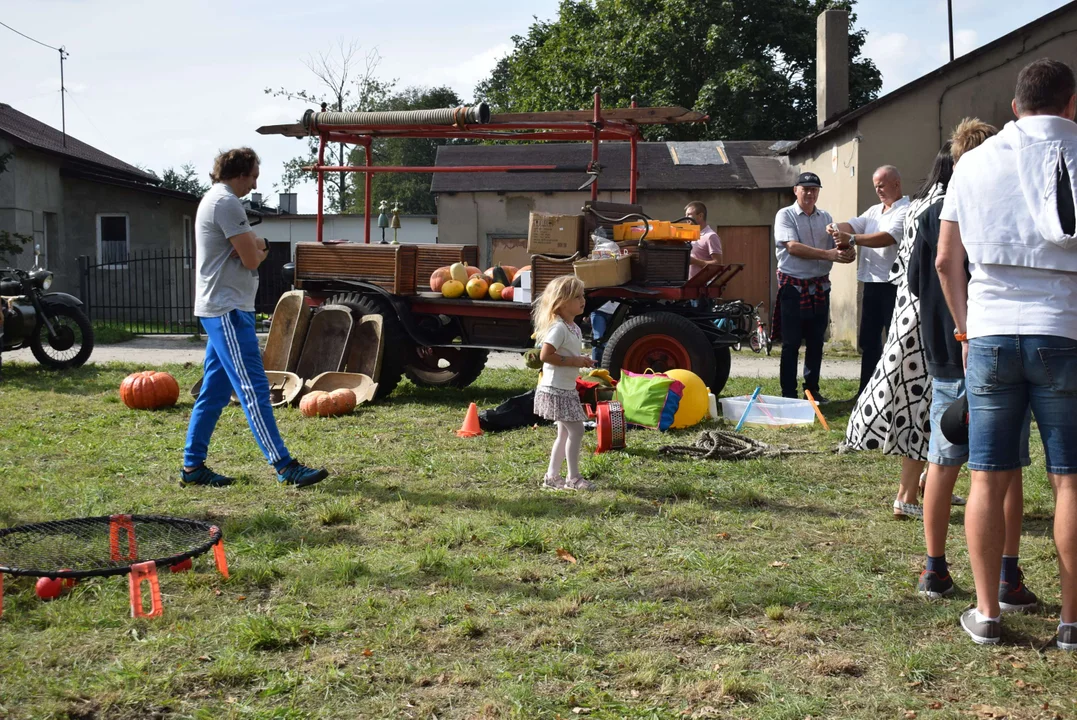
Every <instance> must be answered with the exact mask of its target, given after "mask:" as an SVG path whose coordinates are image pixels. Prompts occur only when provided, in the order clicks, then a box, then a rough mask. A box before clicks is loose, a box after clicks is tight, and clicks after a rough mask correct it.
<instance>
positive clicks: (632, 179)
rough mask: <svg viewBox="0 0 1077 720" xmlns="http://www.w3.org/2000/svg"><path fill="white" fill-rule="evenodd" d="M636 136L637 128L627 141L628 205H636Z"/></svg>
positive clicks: (637, 175)
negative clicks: (628, 159) (628, 158)
mask: <svg viewBox="0 0 1077 720" xmlns="http://www.w3.org/2000/svg"><path fill="white" fill-rule="evenodd" d="M632 107H636V96H635V95H633V96H632ZM637 135H639V130H638V128H637V131H636V133H635V134H634V135H632V138H631V139H630V140H629V141H628V151H629V157H630V161H629V165H628V168H629V169H628V173H629V175H628V203H629V204H630V205H635V204H636V179H637V178H638V177H639V169H638V168H639V166H638V165H637V164H636V145H637Z"/></svg>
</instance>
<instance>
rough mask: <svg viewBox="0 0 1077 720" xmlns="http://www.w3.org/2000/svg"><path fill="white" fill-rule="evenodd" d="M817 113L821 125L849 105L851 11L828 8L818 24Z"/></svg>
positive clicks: (816, 30)
mask: <svg viewBox="0 0 1077 720" xmlns="http://www.w3.org/2000/svg"><path fill="white" fill-rule="evenodd" d="M815 55H816V62H815V113H816V120H817V122H818V125H819V128H820V129H822V128H823V126H825V125H826V124H827V122H828V121H829V120H831V119H832V118H834V116H836V115H838V114H840V113H842V112H844V111H846V110H848V109H849V13H848V12H846V11H845V10H827V11H826V12H823V13H821V14H820V15H819V19H818V20H817V21H816V24H815Z"/></svg>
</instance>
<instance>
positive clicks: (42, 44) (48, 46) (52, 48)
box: [0, 22, 64, 53]
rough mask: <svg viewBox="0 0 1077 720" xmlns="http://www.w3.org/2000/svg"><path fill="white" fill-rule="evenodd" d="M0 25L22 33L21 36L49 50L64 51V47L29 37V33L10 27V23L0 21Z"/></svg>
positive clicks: (16, 32)
mask: <svg viewBox="0 0 1077 720" xmlns="http://www.w3.org/2000/svg"><path fill="white" fill-rule="evenodd" d="M0 25H3V26H4V27H6V28H7V29H8V30H10V31H11V32H13V33H15V34H16V35H22V36H23V37H24V38H26V39H27V40H29V41H31V42H36V43H37V44H38V45H40V46H41V47H47V48H48V49H49V50H55V51H56V52H61V53H62V52H64V49H63V48H58V47H53V46H52V45H48V44H46V43H43V42H41V41H40V40H35V39H34V38H32V37H30V36H29V35H27V34H26V33H21V32H19V31H18V30H16V29H15V28H13V27H11V26H10V25H8V24H6V23H2V22H0Z"/></svg>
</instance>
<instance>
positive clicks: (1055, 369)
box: [935, 59, 1077, 651]
mask: <svg viewBox="0 0 1077 720" xmlns="http://www.w3.org/2000/svg"><path fill="white" fill-rule="evenodd" d="M1012 107H1013V112H1014V114H1015V115H1016V116H1017V121H1016V122H1010V123H1007V125H1006V126H1005V127H1004V128H1003V129H1002V131H1001V132H1000V133H999V134H998V135H996V136H995V137H993V138H990V139H988V140H987V141H986V142H984V143H983V144H982V145H981V146H980V147H978V148H976V149H974V150H971V151H969V152H968V153H966V154H965V155H964V156H963V157H962V159H961V162H960V163H959V164H958V165H956V166H955V168H954V175H953V178H952V179H951V181H950V187H949V189H948V191H947V193H946V200H945V202H944V204H943V209H942V214H941V216H940V218H941V220H942V226H941V228H940V232H939V249H938V254H937V256H936V260H935V267H936V269H937V270H938V272H939V281H940V283H941V285H942V291H943V294H944V295H945V297H946V304H947V306H949V308H950V313H951V314H952V315H953V319H954V337H955V338H956V339H957V340H958V341H959V342H961V343H962V354H963V356H964V360H965V383H966V394H967V397H968V417H969V462H968V466H969V469H970V470H971V471H972V485H971V490H970V492H969V499H968V508H967V510H966V513H965V537H966V539H967V540H968V545H969V565H970V566H971V567H972V573H973V578H974V579H975V581H976V607H975V608H972V609H970V610H968V611H966V612H964V613H962V615H961V627H962V628H963V629H964V630H965V632H966V633H968V635H969V636H970V637H971V638H972V640H973V641H974V642H976V643H977V644H991V645H994V644H997V643H998V642H999V638H1000V636H1001V623H1000V612H1002V611H1005V610H1021V609H1030V608H1031V607H1035V606H1036V602H1035V596H1032V597H1031V598H1029V599H1028V602H1027V603H1026V602H1025V601H1024V600H1023V599H1018V600H1016V601H1011V599H1010V598H1011V597H1013V596H1014V595H1019V594H1020V590H1021V589H1022V588H1023V585H1024V583H1023V578H1022V573H1021V570H1020V568H1019V567H1017V566H1016V565H1017V563H1016V559H1014V560H1013V561H1012V565H1013V567H1011V568H1009V572H1007V563H1006V558H1005V557H1004V556H1003V549H1004V542H1005V539H1006V533H1005V531H1004V527H1005V524H1004V515H1005V513H1004V507H1005V503H1004V498H1005V497H1006V495H1007V492H1008V491H1009V490H1010V487H1011V484H1012V483H1013V482H1015V481H1017V480H1016V477H1017V473H1016V472H1014V471H1015V470H1017V469H1018V468H1019V467H1020V466H1021V459H1020V452H1021V433H1020V432H1018V428H1020V427H1021V424H1022V422H1024V418H1025V415H1026V413H1027V412H1028V410H1029V408H1031V410H1032V413H1033V415H1035V418H1036V423H1037V425H1038V426H1039V429H1040V438H1041V439H1042V440H1043V448H1044V462H1045V465H1046V466H1047V476H1048V477H1049V478H1050V480H1051V486H1052V489H1053V490H1054V495H1055V513H1054V516H1055V519H1054V533H1053V534H1054V540H1055V548H1056V550H1057V552H1058V567H1059V575H1060V581H1061V583H1060V584H1061V586H1062V608H1061V612H1060V616H1061V618H1060V619H1061V622H1060V624H1059V627H1058V636H1057V644H1058V647H1059V649H1062V650H1070V651H1074V650H1077V413H1075V412H1074V398H1075V397H1077V221H1075V217H1074V209H1075V206H1077V197H1075V194H1074V182H1073V178H1074V176H1075V175H1077V123H1074V122H1073V119H1074V114H1075V111H1077V80H1075V78H1074V74H1073V71H1072V70H1071V69H1070V68H1069V67H1068V66H1067V65H1065V64H1063V63H1060V62H1055V61H1053V60H1047V59H1044V60H1037V61H1035V62H1033V63H1030V64H1029V65H1028V66H1026V67H1025V68H1024V69H1023V70H1021V73H1020V74H1019V75H1018V77H1017V90H1016V93H1015V97H1014V100H1013V104H1012ZM966 258H967V259H968V274H966V270H965V260H966ZM1000 576H1001V577H1002V579H1003V581H1002V582H1001V583H1000V582H999V578H1000Z"/></svg>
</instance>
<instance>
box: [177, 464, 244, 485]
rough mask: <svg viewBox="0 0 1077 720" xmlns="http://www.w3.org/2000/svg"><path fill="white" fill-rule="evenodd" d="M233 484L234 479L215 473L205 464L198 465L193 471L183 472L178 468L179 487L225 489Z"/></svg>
mask: <svg viewBox="0 0 1077 720" xmlns="http://www.w3.org/2000/svg"><path fill="white" fill-rule="evenodd" d="M234 482H235V479H234V478H230V477H228V476H226V475H221V474H220V473H215V472H213V471H212V470H210V469H209V468H208V467H206V466H205V464H202V465H199V466H198V467H196V468H195V469H194V470H184V469H183V468H180V487H187V486H188V485H201V486H202V487H227V486H228V485H231V484H232V483H234Z"/></svg>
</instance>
